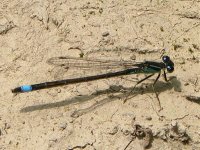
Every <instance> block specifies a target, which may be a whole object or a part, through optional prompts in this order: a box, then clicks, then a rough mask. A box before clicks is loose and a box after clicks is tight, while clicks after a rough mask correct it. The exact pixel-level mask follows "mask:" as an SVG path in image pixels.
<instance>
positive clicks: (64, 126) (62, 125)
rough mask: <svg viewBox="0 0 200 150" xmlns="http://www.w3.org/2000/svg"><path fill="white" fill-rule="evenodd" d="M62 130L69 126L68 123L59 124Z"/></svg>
mask: <svg viewBox="0 0 200 150" xmlns="http://www.w3.org/2000/svg"><path fill="white" fill-rule="evenodd" d="M59 128H60V130H62V131H63V130H65V129H66V128H67V123H61V124H60V126H59Z"/></svg>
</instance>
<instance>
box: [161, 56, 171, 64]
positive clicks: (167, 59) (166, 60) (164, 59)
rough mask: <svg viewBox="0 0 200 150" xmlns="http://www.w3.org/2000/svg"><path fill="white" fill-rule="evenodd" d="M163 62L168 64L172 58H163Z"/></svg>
mask: <svg viewBox="0 0 200 150" xmlns="http://www.w3.org/2000/svg"><path fill="white" fill-rule="evenodd" d="M162 60H163V62H164V63H168V62H169V61H170V58H169V56H163V57H162Z"/></svg>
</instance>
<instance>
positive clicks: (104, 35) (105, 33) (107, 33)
mask: <svg viewBox="0 0 200 150" xmlns="http://www.w3.org/2000/svg"><path fill="white" fill-rule="evenodd" d="M108 35H110V33H109V32H108V31H106V32H103V33H102V36H103V37H106V36H108Z"/></svg>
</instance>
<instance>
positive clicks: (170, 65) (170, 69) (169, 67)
mask: <svg viewBox="0 0 200 150" xmlns="http://www.w3.org/2000/svg"><path fill="white" fill-rule="evenodd" d="M162 60H163V63H164V64H165V65H166V69H167V72H169V73H171V72H173V71H174V63H173V62H172V61H171V59H170V57H169V56H163V57H162Z"/></svg>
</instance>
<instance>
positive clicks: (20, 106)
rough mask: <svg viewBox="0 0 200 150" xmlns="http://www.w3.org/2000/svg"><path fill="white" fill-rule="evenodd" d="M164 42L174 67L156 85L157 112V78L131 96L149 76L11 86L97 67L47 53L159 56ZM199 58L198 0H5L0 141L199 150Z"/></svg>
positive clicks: (101, 149) (106, 149)
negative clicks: (70, 64) (64, 62)
mask: <svg viewBox="0 0 200 150" xmlns="http://www.w3.org/2000/svg"><path fill="white" fill-rule="evenodd" d="M162 49H165V50H166V51H165V54H166V55H169V56H170V58H171V59H172V60H173V61H174V63H175V71H174V72H173V73H170V74H167V76H168V78H170V79H171V80H170V82H169V83H166V82H164V80H163V78H160V80H159V82H158V83H157V85H156V87H155V90H156V91H157V92H158V93H159V98H160V103H161V106H162V108H163V109H162V110H161V111H158V110H159V105H158V100H157V99H156V96H155V93H154V91H153V89H152V88H151V85H152V83H153V81H154V80H153V79H155V78H156V76H155V77H154V78H153V77H152V79H150V80H148V81H145V83H142V84H140V85H138V86H137V88H136V89H135V90H134V91H133V92H132V93H131V94H128V93H130V91H131V89H133V88H132V87H133V86H134V85H135V83H136V81H137V79H140V78H142V77H143V75H140V76H137V75H132V76H126V77H123V78H122V77H120V78H113V79H107V80H105V79H104V80H99V81H94V82H88V83H81V84H75V85H68V86H62V87H56V88H51V89H44V90H40V91H35V92H29V93H23V94H17V95H16V94H13V93H12V92H11V89H12V88H15V87H17V86H20V85H24V84H34V83H40V82H45V81H51V80H55V79H59V78H70V77H76V76H80V75H82V73H86V75H87V73H88V74H90V73H95V72H98V69H97V71H95V70H90V71H85V72H83V71H81V70H73V69H71V70H70V69H69V70H68V71H67V70H66V69H64V68H61V67H55V66H52V65H49V64H47V63H46V61H47V60H48V59H50V58H51V57H58V56H73V57H80V55H82V54H83V57H94V58H98V59H108V60H110V59H115V60H122V59H123V60H132V61H143V60H158V61H159V59H160V56H161V53H162ZM199 60H200V1H199V0H168V1H167V0H113V1H103V0H96V1H92V0H79V1H74V0H59V1H54V0H38V1H37V0H35V1H34V0H29V1H20V0H13V1H11V0H1V1H0V85H1V90H0V149H1V150H4V149H5V150H8V149H9V150H10V149H14V150H16V149H20V150H23V149H24V150H27V149H30V150H34V149H37V150H38V149H40V150H43V149H45V150H46V149H52V150H63V149H66V150H68V149H71V150H72V149H74V150H78V149H86V150H116V149H118V150H130V149H146V148H148V149H152V150H158V149H162V150H163V149H166V150H169V149H173V150H174V149H181V150H182V149H189V150H191V149H195V150H196V149H200V105H199V104H200V94H199V91H200V81H199V80H200V67H199ZM64 71H65V72H64ZM63 72H64V73H63ZM130 80H131V81H130ZM125 100H126V102H125V103H124V101H125Z"/></svg>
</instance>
